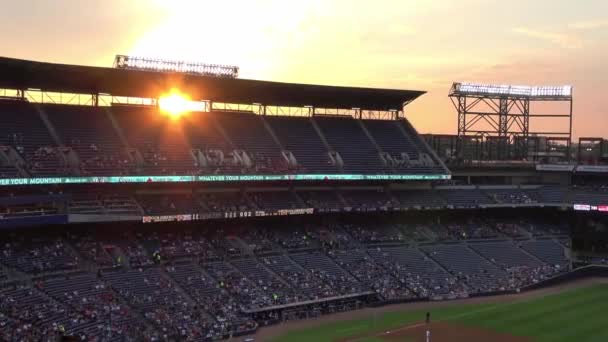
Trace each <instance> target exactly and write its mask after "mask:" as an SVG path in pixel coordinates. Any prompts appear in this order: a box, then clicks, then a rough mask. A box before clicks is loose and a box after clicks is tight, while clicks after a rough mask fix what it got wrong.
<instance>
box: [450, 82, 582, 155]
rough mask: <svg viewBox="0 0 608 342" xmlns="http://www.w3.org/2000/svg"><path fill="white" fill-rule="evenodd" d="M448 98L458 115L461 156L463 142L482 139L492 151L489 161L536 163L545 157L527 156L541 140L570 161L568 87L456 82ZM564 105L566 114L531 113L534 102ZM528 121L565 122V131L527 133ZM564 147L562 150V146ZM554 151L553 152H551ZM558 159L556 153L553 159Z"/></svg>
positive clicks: (570, 110) (569, 100)
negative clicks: (561, 120)
mask: <svg viewBox="0 0 608 342" xmlns="http://www.w3.org/2000/svg"><path fill="white" fill-rule="evenodd" d="M448 96H449V98H450V100H451V101H452V104H453V105H454V108H455V109H456V111H457V113H458V142H459V143H458V146H457V150H458V152H459V154H460V155H462V154H463V152H464V150H465V149H466V146H465V145H467V144H466V141H468V140H471V139H474V140H478V139H481V140H482V141H485V143H486V145H487V146H488V151H491V153H490V154H491V156H486V158H488V159H492V160H509V159H522V160H528V159H536V158H537V157H539V156H543V157H546V156H547V155H546V154H544V153H541V154H537V153H530V151H531V149H530V147H532V150H537V149H538V146H537V145H538V144H535V142H536V141H537V140H538V138H539V137H543V142H544V144H546V145H547V146H560V147H559V148H558V149H560V150H563V151H564V152H562V155H561V157H563V159H566V160H570V155H571V154H570V153H569V150H570V144H571V139H572V87H570V86H557V87H556V86H547V87H530V86H511V85H484V84H473V83H460V82H456V83H454V84H453V85H452V87H451V89H450V92H449V95H448ZM556 101H560V102H564V103H567V104H568V108H569V110H567V112H565V113H549V114H535V113H532V112H531V110H530V104H531V103H533V102H556ZM531 118H554V119H558V118H561V119H567V120H568V129H567V130H565V129H564V130H559V129H553V130H537V131H530V119H531ZM564 145H565V146H564ZM553 150H554V151H555V149H553ZM553 157H557V153H555V154H554V155H553Z"/></svg>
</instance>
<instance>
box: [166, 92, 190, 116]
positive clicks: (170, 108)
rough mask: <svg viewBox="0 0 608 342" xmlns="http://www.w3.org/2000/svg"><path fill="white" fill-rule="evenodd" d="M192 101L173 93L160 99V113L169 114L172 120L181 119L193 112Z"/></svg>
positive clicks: (182, 95)
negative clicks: (187, 113)
mask: <svg viewBox="0 0 608 342" xmlns="http://www.w3.org/2000/svg"><path fill="white" fill-rule="evenodd" d="M191 103H192V101H191V100H190V98H189V97H188V96H186V95H184V94H180V93H179V92H171V93H170V94H167V95H163V96H161V97H160V98H159V99H158V107H159V108H160V111H161V112H162V113H164V114H167V115H168V116H169V117H170V118H172V119H179V118H180V117H181V116H182V115H184V114H185V113H186V112H189V111H190V110H191V107H192V106H191Z"/></svg>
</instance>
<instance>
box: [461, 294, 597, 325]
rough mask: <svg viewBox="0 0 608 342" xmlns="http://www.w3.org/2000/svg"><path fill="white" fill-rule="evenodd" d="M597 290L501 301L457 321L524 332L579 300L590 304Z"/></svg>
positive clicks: (578, 302)
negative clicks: (501, 302)
mask: <svg viewBox="0 0 608 342" xmlns="http://www.w3.org/2000/svg"><path fill="white" fill-rule="evenodd" d="M598 293H599V292H596V290H593V289H592V288H588V289H578V290H573V291H567V292H564V293H561V294H558V295H551V296H547V297H543V298H540V299H535V300H530V301H524V302H518V303H514V304H503V305H502V306H500V307H497V308H496V310H493V311H491V312H488V313H482V314H480V315H471V316H467V317H465V318H463V319H458V321H459V322H461V323H465V324H469V325H476V326H482V327H486V328H492V329H496V330H499V331H509V332H513V329H514V328H517V330H520V331H523V332H524V333H527V332H528V330H527V329H526V327H527V326H532V327H534V326H535V325H538V323H539V322H541V321H542V320H543V319H544V318H546V317H547V315H548V314H549V313H555V312H562V311H567V310H569V309H570V308H572V307H576V306H577V305H581V303H593V302H594V301H595V300H597V298H596V297H597V296H599V294H598Z"/></svg>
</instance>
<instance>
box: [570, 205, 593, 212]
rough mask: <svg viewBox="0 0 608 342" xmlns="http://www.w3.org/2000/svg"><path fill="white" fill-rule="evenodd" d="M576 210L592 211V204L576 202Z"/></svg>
mask: <svg viewBox="0 0 608 342" xmlns="http://www.w3.org/2000/svg"><path fill="white" fill-rule="evenodd" d="M574 210H580V211H591V206H590V205H589V204H575V205H574Z"/></svg>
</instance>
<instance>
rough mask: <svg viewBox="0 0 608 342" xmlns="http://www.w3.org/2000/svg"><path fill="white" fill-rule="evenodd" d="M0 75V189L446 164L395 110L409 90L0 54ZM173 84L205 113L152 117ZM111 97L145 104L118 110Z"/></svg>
mask: <svg viewBox="0 0 608 342" xmlns="http://www.w3.org/2000/svg"><path fill="white" fill-rule="evenodd" d="M0 75H2V76H0V88H3V89H11V90H13V91H15V93H14V94H15V95H16V96H5V97H3V98H2V99H1V100H0V128H1V129H2V132H3V135H2V137H1V139H2V140H1V141H0V165H1V168H0V174H1V178H4V179H3V180H1V181H0V183H1V184H5V185H10V184H39V183H89V182H110V183H119V182H147V181H168V182H172V181H179V182H182V181H216V180H223V181H226V180H237V181H244V180H299V179H302V180H308V179H310V180H314V179H319V180H323V179H338V180H339V179H348V180H357V179H387V180H402V179H447V178H449V171H448V170H447V168H445V166H444V165H443V164H442V162H441V161H440V160H439V159H438V158H437V157H436V156H435V155H434V153H433V152H432V151H431V150H430V149H429V148H428V146H427V145H426V144H425V143H424V141H423V140H422V139H421V138H420V136H419V135H418V134H417V132H416V131H415V130H414V129H413V127H412V126H411V125H410V124H409V123H408V122H407V120H406V119H405V118H403V117H402V115H401V114H402V110H403V106H404V105H406V104H407V103H409V102H411V101H413V100H414V99H415V98H416V97H418V96H419V95H421V94H422V93H423V92H419V91H401V90H389V89H370V88H352V87H329V86H317V85H301V84H285V83H276V82H266V81H253V80H242V79H222V78H214V77H206V76H192V75H182V74H175V73H160V72H149V71H134V70H116V69H110V68H97V67H86V66H72V65H58V64H50V63H39V62H30V61H22V60H14V59H7V58H2V59H0ZM175 87H179V88H180V89H182V91H184V92H186V93H187V94H188V95H190V97H191V98H192V99H193V100H197V101H201V103H204V104H205V106H203V107H204V108H207V109H208V110H203V111H200V112H191V113H189V115H187V116H186V117H184V118H182V120H180V121H179V122H172V121H171V120H170V119H168V118H165V117H163V116H161V115H159V114H160V113H159V110H158V108H157V107H156V105H155V104H156V103H157V101H156V100H157V99H158V97H159V96H160V94H162V93H163V92H165V91H167V90H168V89H172V88H175ZM32 89H36V90H35V91H38V92H40V93H41V95H40V96H41V98H40V99H34V98H33V97H31V96H29V93H30V92H32V91H34V90H32ZM45 92H53V93H57V92H58V93H70V94H76V95H72V96H81V95H82V94H89V95H87V96H89V97H90V101H89V103H87V104H88V105H82V104H81V103H77V105H66V104H65V103H66V101H54V100H53V99H51V97H50V96H46V97H45ZM5 94H6V92H5ZM107 94H111V95H107ZM103 96H110V98H111V100H110V105H109V106H104V105H102V104H100V99H101V97H103ZM115 97H137V98H140V99H144V100H145V99H147V100H150V101H142V103H148V104H149V105H140V106H134V105H118V104H117V102H118V101H117V100H115ZM45 99H47V100H46V101H45ZM49 99H50V101H49ZM57 102H62V104H58V103H57ZM218 103H223V104H224V105H225V104H227V103H230V104H240V105H245V106H249V110H246V111H244V110H236V111H234V110H227V109H229V107H227V106H224V107H223V108H224V109H223V110H221V111H220V110H216V108H217V107H218V106H217V104H218ZM260 103H262V104H264V105H259V104H260ZM252 104H258V105H257V106H258V107H260V106H261V107H263V108H264V109H263V110H262V113H254V111H252V110H251V106H252ZM266 106H289V107H299V108H300V109H304V108H305V109H306V111H307V112H306V113H308V114H307V115H304V116H299V117H287V116H278V115H265V114H266ZM238 108H240V107H238V106H237V109H238ZM320 108H324V109H325V112H327V108H332V109H333V108H340V109H344V110H343V111H342V112H341V111H340V110H334V111H332V113H334V114H342V115H321V114H320V112H321V111H320V110H318V109H320ZM370 111H374V112H378V111H383V112H384V114H386V115H388V116H384V117H382V119H383V120H363V119H362V113H363V112H370ZM258 114H262V115H258ZM376 118H378V117H376ZM100 177H106V178H100Z"/></svg>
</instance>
